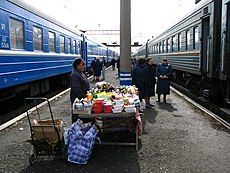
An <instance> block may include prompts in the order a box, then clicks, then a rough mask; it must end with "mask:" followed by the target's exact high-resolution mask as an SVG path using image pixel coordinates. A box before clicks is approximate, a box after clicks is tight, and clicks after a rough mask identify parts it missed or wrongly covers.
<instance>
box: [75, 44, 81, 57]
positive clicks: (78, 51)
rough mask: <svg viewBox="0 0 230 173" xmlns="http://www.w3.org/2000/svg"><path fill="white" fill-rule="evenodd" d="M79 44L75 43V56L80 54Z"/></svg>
mask: <svg viewBox="0 0 230 173" xmlns="http://www.w3.org/2000/svg"><path fill="white" fill-rule="evenodd" d="M80 48H81V47H80V42H76V54H80Z"/></svg>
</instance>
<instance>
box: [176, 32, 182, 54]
mask: <svg viewBox="0 0 230 173" xmlns="http://www.w3.org/2000/svg"><path fill="white" fill-rule="evenodd" d="M177 39H178V43H177V46H178V47H177V48H178V51H180V50H181V33H179V34H178V38H177Z"/></svg>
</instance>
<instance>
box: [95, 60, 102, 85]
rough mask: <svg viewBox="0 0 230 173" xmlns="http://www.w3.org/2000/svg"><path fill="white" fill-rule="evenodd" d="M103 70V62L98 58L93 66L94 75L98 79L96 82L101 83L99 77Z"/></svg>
mask: <svg viewBox="0 0 230 173" xmlns="http://www.w3.org/2000/svg"><path fill="white" fill-rule="evenodd" d="M101 70H102V62H101V61H100V60H99V58H97V59H96V61H95V62H94V64H93V74H94V76H95V77H96V81H99V77H100V76H101Z"/></svg>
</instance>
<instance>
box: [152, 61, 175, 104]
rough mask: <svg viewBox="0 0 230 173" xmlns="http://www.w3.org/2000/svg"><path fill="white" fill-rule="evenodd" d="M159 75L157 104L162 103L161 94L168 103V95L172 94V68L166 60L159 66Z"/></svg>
mask: <svg viewBox="0 0 230 173" xmlns="http://www.w3.org/2000/svg"><path fill="white" fill-rule="evenodd" d="M156 74H157V90H156V93H157V94H158V99H157V102H160V101H161V99H160V98H161V94H163V96H164V97H163V99H164V103H166V95H169V94H170V77H171V75H172V66H171V65H170V64H168V61H167V59H166V58H164V59H163V60H162V63H160V64H158V66H157V69H156Z"/></svg>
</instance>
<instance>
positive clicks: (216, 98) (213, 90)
mask: <svg viewBox="0 0 230 173" xmlns="http://www.w3.org/2000/svg"><path fill="white" fill-rule="evenodd" d="M172 81H173V82H175V83H177V84H178V85H180V86H182V87H184V88H186V89H187V90H189V91H190V92H191V93H192V94H194V95H196V96H197V97H198V98H200V99H206V100H209V101H211V102H212V103H214V104H216V105H218V106H220V107H228V108H230V104H229V103H230V102H229V101H230V98H229V87H228V86H230V82H229V80H228V82H226V81H223V80H220V79H216V78H212V79H211V78H208V77H206V76H204V75H203V76H199V75H195V74H191V73H186V72H181V71H177V70H175V71H174V73H173V79H172Z"/></svg>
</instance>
